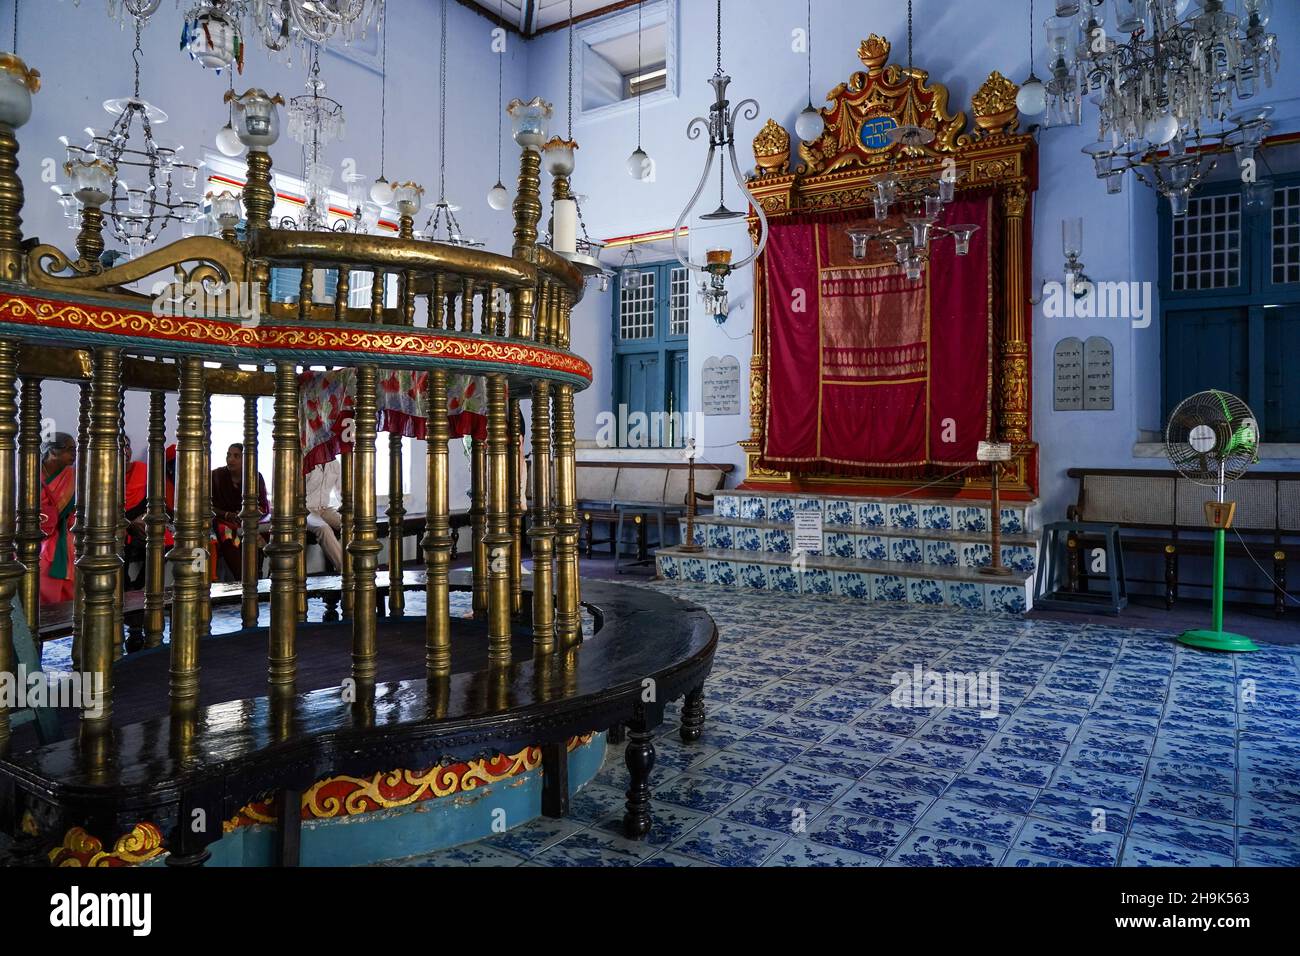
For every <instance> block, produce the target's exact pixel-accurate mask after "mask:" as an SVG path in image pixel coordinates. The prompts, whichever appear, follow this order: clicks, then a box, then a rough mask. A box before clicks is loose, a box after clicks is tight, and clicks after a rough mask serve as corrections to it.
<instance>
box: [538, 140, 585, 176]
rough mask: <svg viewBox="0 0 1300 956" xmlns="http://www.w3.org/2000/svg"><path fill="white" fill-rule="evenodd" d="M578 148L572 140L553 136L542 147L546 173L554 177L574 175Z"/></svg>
mask: <svg viewBox="0 0 1300 956" xmlns="http://www.w3.org/2000/svg"><path fill="white" fill-rule="evenodd" d="M577 148H578V144H577V143H575V142H573V141H572V140H568V139H560V137H558V136H552V137H551V138H550V139H549V140H547V141H546V142H545V143H544V144H543V145H542V159H543V160H544V161H545V165H546V171H547V172H548V173H550V174H551V175H552V176H568V175H570V174H572V172H573V167H574V164H575V158H574V151H575V150H576V149H577Z"/></svg>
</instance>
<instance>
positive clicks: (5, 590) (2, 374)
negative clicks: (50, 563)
mask: <svg viewBox="0 0 1300 956" xmlns="http://www.w3.org/2000/svg"><path fill="white" fill-rule="evenodd" d="M17 376H18V344H17V343H16V342H14V341H13V340H12V339H0V674H4V675H6V676H9V675H12V674H14V673H15V671H16V669H17V668H16V667H15V664H16V663H17V662H16V657H17V654H16V653H15V651H14V625H13V602H14V595H15V594H16V593H17V591H18V584H19V581H21V580H22V578H23V566H22V565H21V564H19V563H18V562H17V561H15V560H14V527H15V520H16V516H15V506H16V504H17V495H16V493H17V489H16V487H15V485H14V466H15V447H16V446H15V443H14V438H15V437H16V436H17V434H18V405H17V397H18V395H17V389H16V385H17ZM36 388H37V390H38V391H39V389H40V383H39V382H38V383H36ZM23 391H24V393H26V391H27V386H26V383H25V382H24V388H23ZM38 401H39V400H38ZM24 404H26V403H25V402H24ZM24 411H26V409H24ZM38 412H39V408H38ZM25 417H26V416H24V418H25ZM38 437H39V432H38ZM25 470H26V468H24V471H25ZM34 637H35V631H33V638H34ZM97 663H98V661H97ZM111 666H112V658H111V657H110V658H109V660H108V663H107V665H106V666H105V668H104V669H105V670H108V668H109V667H111ZM8 755H9V695H7V694H0V757H7V756H8Z"/></svg>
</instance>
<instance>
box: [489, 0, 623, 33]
mask: <svg viewBox="0 0 1300 956" xmlns="http://www.w3.org/2000/svg"><path fill="white" fill-rule="evenodd" d="M469 2H471V3H473V4H474V5H475V6H478V7H482V8H483V9H484V10H486V11H488V12H489V13H492V14H496V13H497V11H498V9H499V8H500V9H502V11H503V12H502V16H503V17H504V18H505V19H506V20H508V21H510V22H511V23H512V24H514V25H515V26H516V27H518V28H519V30H520V32H522V33H526V34H533V33H537V32H538V31H539V30H545V29H546V28H547V27H552V26H555V25H556V24H559V23H564V22H565V21H566V20H568V19H569V0H469ZM615 6H619V4H617V3H611V2H610V0H573V16H574V17H575V19H576V18H579V17H581V16H583V15H584V14H588V13H592V12H594V11H596V10H601V9H604V8H606V7H611V8H612V7H615ZM529 16H531V22H530V23H529V22H525V19H526V18H527V17H529Z"/></svg>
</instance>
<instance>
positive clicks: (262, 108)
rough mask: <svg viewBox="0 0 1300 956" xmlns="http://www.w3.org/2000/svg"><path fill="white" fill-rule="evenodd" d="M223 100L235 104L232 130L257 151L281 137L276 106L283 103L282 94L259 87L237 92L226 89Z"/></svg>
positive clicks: (278, 113)
mask: <svg viewBox="0 0 1300 956" xmlns="http://www.w3.org/2000/svg"><path fill="white" fill-rule="evenodd" d="M226 100H227V101H228V102H231V103H233V104H234V106H235V109H234V114H235V133H236V134H237V135H238V136H239V141H240V142H241V143H243V144H244V145H245V146H247V147H248V148H249V149H253V150H257V151H258V152H265V151H266V150H267V149H268V148H270V147H271V146H273V145H275V141H276V140H277V139H279V138H280V111H279V110H277V109H276V106H277V105H279V106H283V105H284V97H282V96H280V95H279V94H278V93H277V94H276V95H274V96H271V95H270V94H268V93H266V92H264V91H262V90H259V89H251V90H247V91H246V92H245V93H243V94H242V95H240V96H236V95H235V94H234V91H233V90H227V91H226Z"/></svg>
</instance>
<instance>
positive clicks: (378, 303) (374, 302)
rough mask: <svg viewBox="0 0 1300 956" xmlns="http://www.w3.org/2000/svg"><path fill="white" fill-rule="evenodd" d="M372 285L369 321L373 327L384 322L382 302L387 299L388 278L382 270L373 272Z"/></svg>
mask: <svg viewBox="0 0 1300 956" xmlns="http://www.w3.org/2000/svg"><path fill="white" fill-rule="evenodd" d="M373 275H374V278H373V280H372V281H373V285H371V287H370V321H371V322H373V323H374V324H375V325H382V324H383V322H384V302H385V301H386V299H387V289H388V278H387V276H385V274H384V271H383V270H382V269H375V270H374V273H373Z"/></svg>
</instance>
